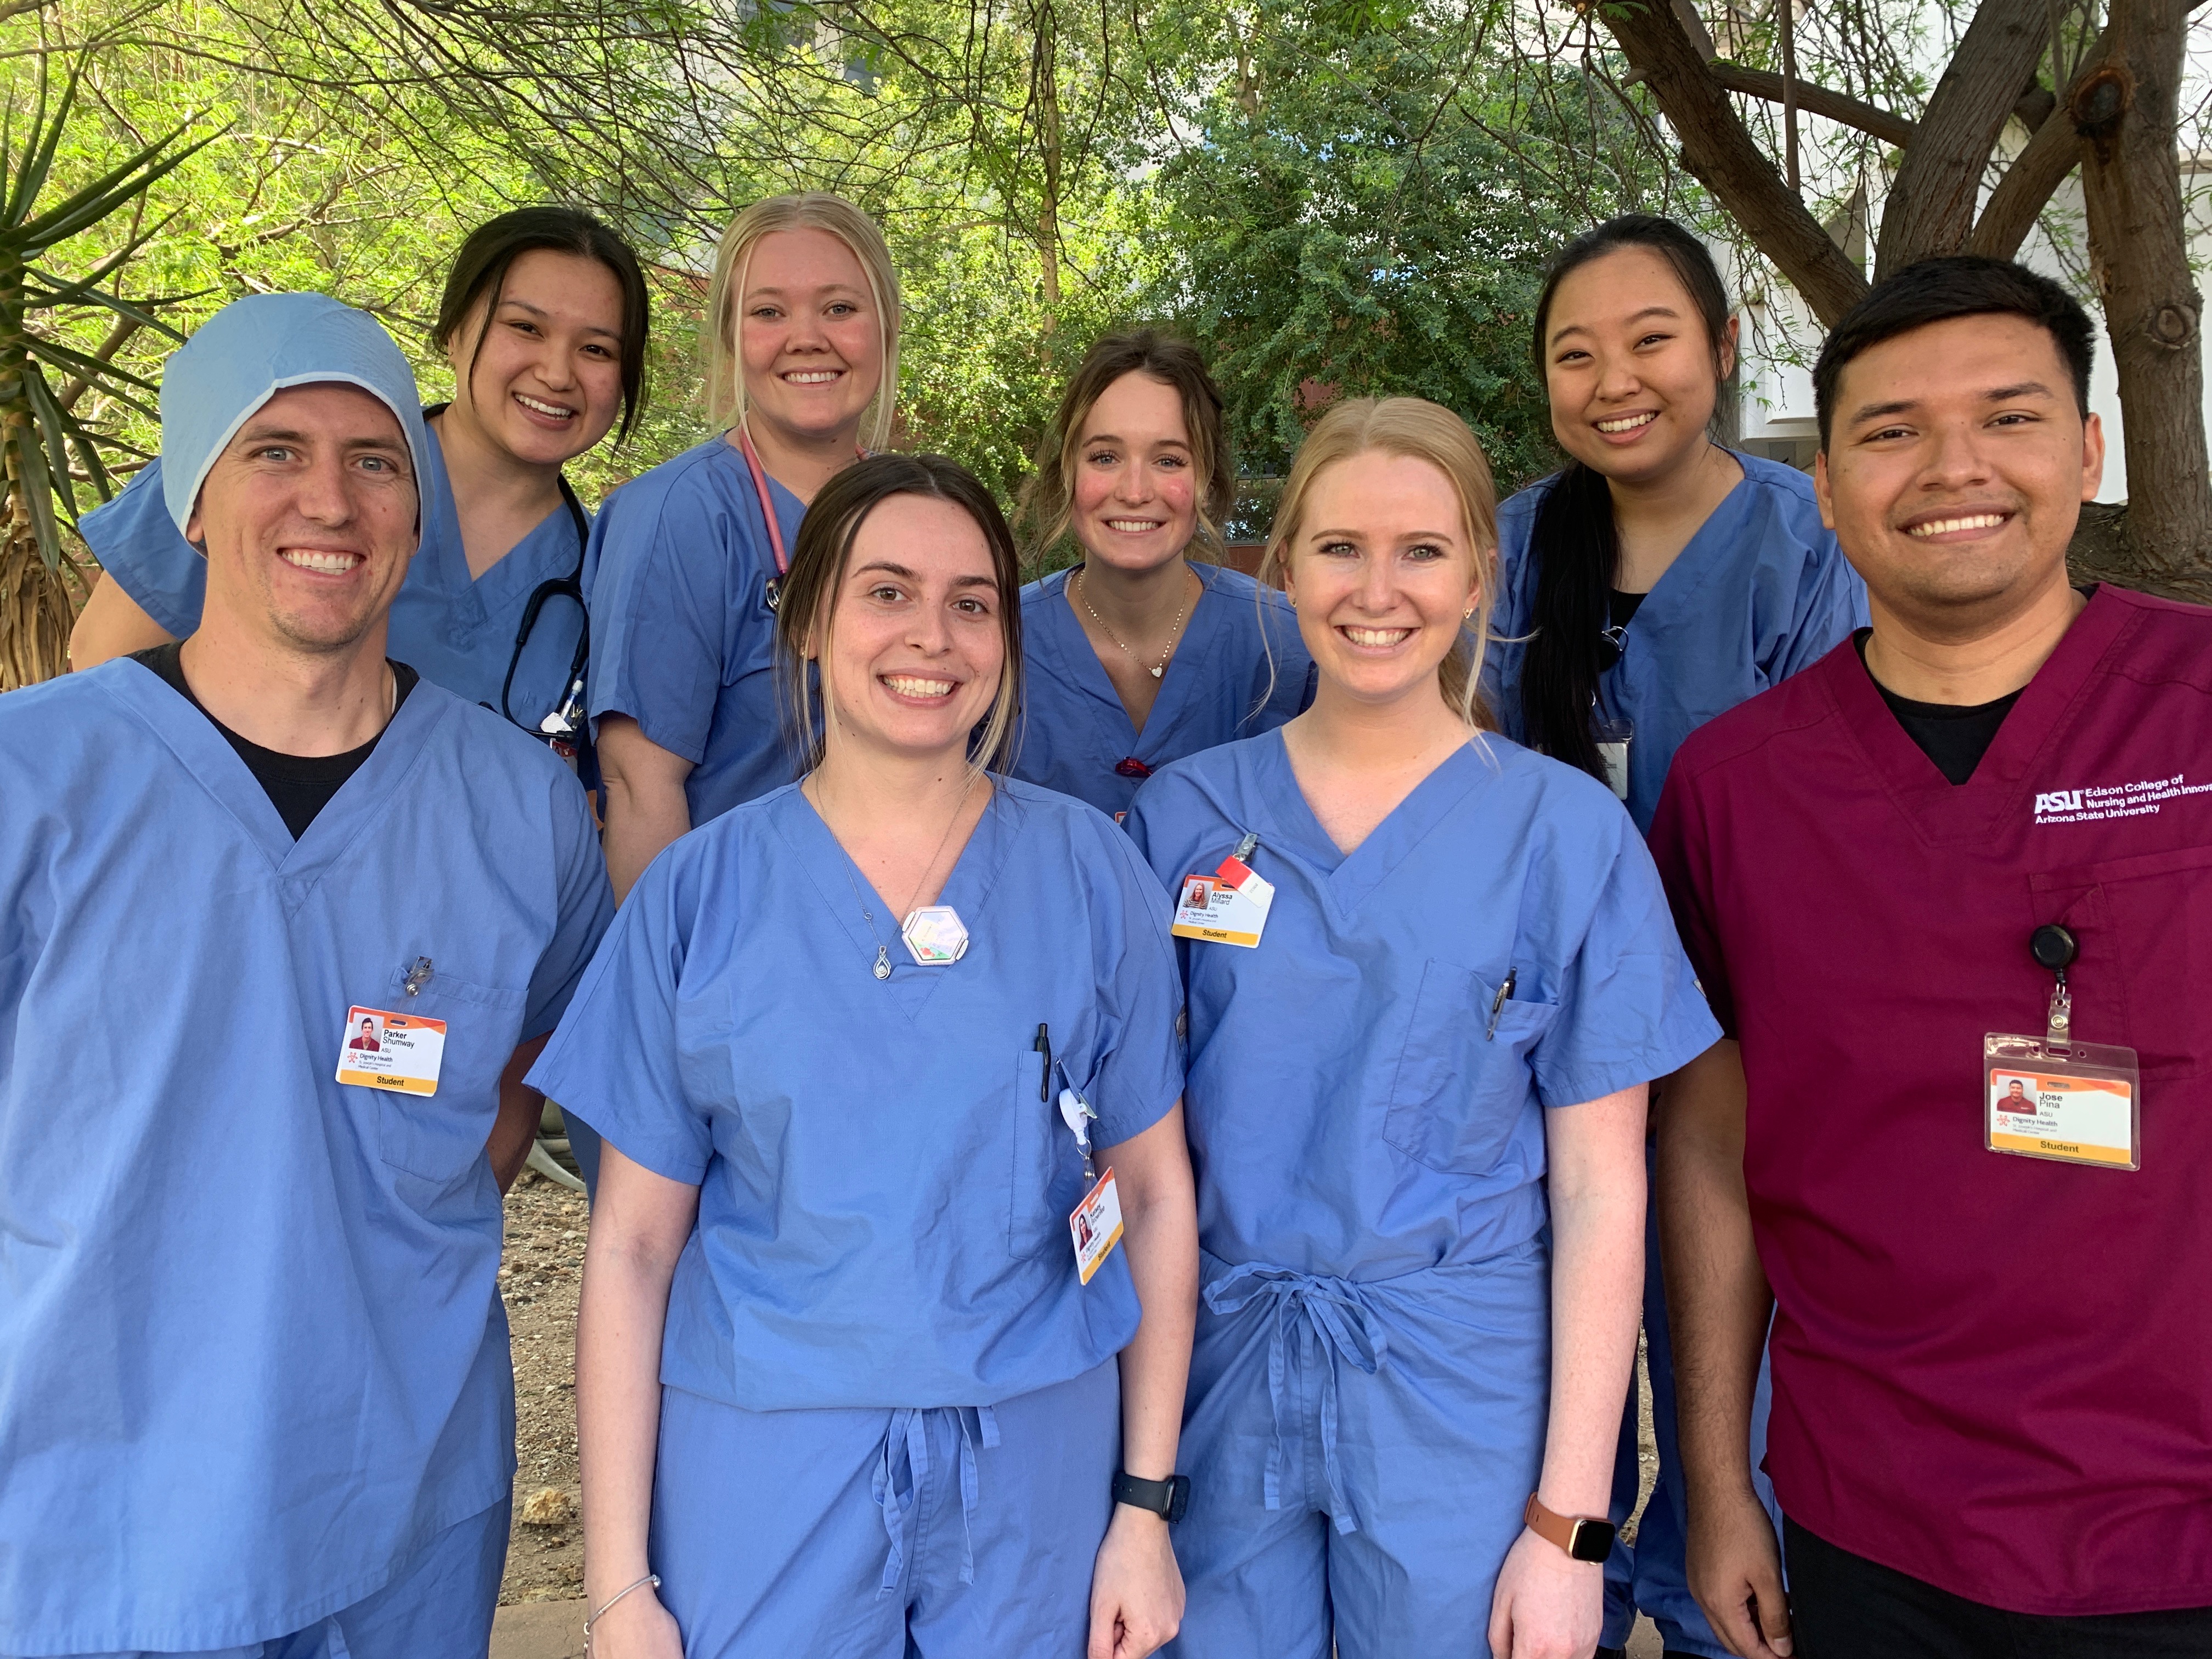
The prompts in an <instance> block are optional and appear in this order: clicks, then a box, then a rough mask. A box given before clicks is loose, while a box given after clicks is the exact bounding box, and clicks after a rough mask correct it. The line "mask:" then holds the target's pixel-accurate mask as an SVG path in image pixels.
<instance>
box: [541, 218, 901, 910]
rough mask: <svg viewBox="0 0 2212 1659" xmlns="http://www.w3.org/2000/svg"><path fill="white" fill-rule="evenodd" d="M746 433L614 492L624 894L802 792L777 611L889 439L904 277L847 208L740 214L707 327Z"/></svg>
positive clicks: (609, 722)
mask: <svg viewBox="0 0 2212 1659" xmlns="http://www.w3.org/2000/svg"><path fill="white" fill-rule="evenodd" d="M704 345H705V355H706V368H707V394H708V408H709V410H710V411H711V412H712V413H713V415H714V417H715V418H716V419H717V420H726V421H727V422H729V423H730V424H729V426H728V428H727V429H726V431H724V432H723V433H722V435H720V436H719V437H715V438H712V439H709V440H708V441H707V442H705V443H703V444H701V445H699V446H698V447H696V448H693V449H690V450H688V451H686V452H685V453H683V454H681V455H678V456H677V457H676V458H675V459H673V460H671V461H668V462H665V463H664V464H663V465H659V466H657V467H655V468H653V470H652V471H650V472H647V473H646V474H645V475H644V476H643V477H639V478H637V479H635V480H633V481H632V482H631V483H628V484H625V485H624V486H623V488H622V489H621V490H620V491H618V492H617V494H616V495H613V496H611V497H610V498H609V500H608V501H607V503H606V506H605V508H604V509H603V510H602V511H601V513H600V514H599V523H598V525H597V526H596V527H595V529H594V531H593V533H592V556H591V560H590V562H589V564H588V565H587V567H586V572H585V585H586V592H587V594H588V596H589V600H590V606H591V616H592V683H591V711H592V722H593V727H594V731H595V733H596V735H597V738H598V740H599V765H600V769H601V773H602V775H603V783H604V788H603V792H602V795H601V802H602V808H603V811H604V813H605V823H606V834H605V846H606V854H607V868H608V872H609V874H610V875H611V876H612V877H613V878H614V884H615V892H616V894H617V896H622V895H625V894H627V893H628V892H629V888H630V886H631V884H633V883H634V882H635V881H636V879H637V878H638V876H639V874H640V872H642V871H643V870H644V868H645V866H647V864H648V863H650V862H651V861H652V860H653V857H654V855H655V854H658V853H659V851H660V849H661V848H664V847H665V846H667V845H668V843H669V842H672V841H674V840H675V839H676V838H677V837H678V836H680V835H682V834H684V832H685V831H686V830H688V829H691V828H693V827H694V826H696V825H697V824H701V823H705V822H706V821H707V820H708V819H709V818H712V817H718V816H720V814H721V813H723V812H726V811H729V810H730V808H732V806H736V805H740V804H742V803H743V802H745V801H748V800H751V799H754V798H755V797H757V796H759V795H763V794H765V793H768V792H769V790H771V789H775V788H777V787H781V785H783V784H786V783H788V782H790V781H791V778H792V772H791V762H790V757H789V756H788V755H787V753H786V751H785V749H784V744H783V740H782V738H781V735H780V734H779V730H778V726H777V722H776V705H775V671H774V654H775V653H774V641H775V604H776V599H777V596H778V593H779V592H780V587H781V581H782V578H783V574H784V572H785V570H786V569H787V568H788V566H789V564H790V549H791V548H793V546H794V545H796V544H797V542H798V538H799V520H800V518H801V517H802V516H803V515H804V514H805V511H806V505H807V503H808V502H809V501H812V500H813V499H814V496H815V494H816V492H817V491H818V490H819V489H821V488H822V486H823V484H825V483H828V482H829V479H830V478H832V477H835V476H836V474H837V473H838V472H839V471H842V469H843V468H845V467H846V466H848V465H850V464H851V463H852V461H853V460H854V459H855V458H856V457H857V456H859V455H860V454H861V453H863V452H864V451H865V450H867V449H872V448H878V447H882V446H883V445H884V443H885V442H887V441H889V438H890V431H891V424H892V419H893V415H894V412H895V404H896V397H897V392H898V347H899V284H898V273H897V272H896V270H893V269H892V268H891V261H890V251H889V249H887V248H886V247H885V246H884V238H883V233H882V232H881V231H880V230H879V229H878V228H877V227H876V225H875V222H873V221H872V220H871V219H870V218H869V217H868V216H866V214H864V213H862V212H861V211H860V209H858V208H856V207H854V205H853V204H851V203H849V202H848V201H846V200H845V199H844V198H842V197H838V196H832V195H828V194H825V193H823V192H820V191H808V192H805V193H803V194H799V195H791V196H773V197H768V198H767V199H766V200H764V201H759V202H756V203H754V204H752V205H751V206H750V207H749V208H747V209H745V210H744V212H742V213H740V214H738V216H737V217H736V219H734V220H733V221H732V222H731V224H730V228H729V229H728V231H727V232H726V233H725V234H724V235H723V237H722V241H721V246H720V248H719V249H718V250H717V252H716V253H715V258H714V277H713V280H712V282H711V283H710V284H709V287H708V295H707V325H706V331H705V341H704Z"/></svg>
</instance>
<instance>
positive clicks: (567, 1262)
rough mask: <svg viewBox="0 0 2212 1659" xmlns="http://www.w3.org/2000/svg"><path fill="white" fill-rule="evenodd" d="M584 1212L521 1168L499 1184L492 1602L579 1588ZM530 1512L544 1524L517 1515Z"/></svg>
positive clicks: (558, 1596)
mask: <svg viewBox="0 0 2212 1659" xmlns="http://www.w3.org/2000/svg"><path fill="white" fill-rule="evenodd" d="M585 1225H586V1214H585V1209H584V1198H583V1194H580V1193H571V1192H567V1191H565V1190H563V1189H562V1188H559V1187H556V1186H555V1185H554V1184H553V1183H552V1182H550V1181H546V1180H544V1179H543V1178H541V1177H540V1176H537V1175H535V1174H533V1173H532V1172H531V1171H528V1170H525V1171H524V1172H523V1176H522V1179H521V1180H520V1181H519V1182H516V1183H515V1188H514V1190H513V1192H511V1193H509V1194H507V1250H506V1255H505V1258H504V1261H503V1262H502V1264H501V1267H500V1270H499V1286H500V1291H501V1295H502V1296H504V1297H506V1299H507V1323H508V1324H509V1325H510V1326H511V1327H512V1328H513V1339H514V1419H515V1420H514V1430H515V1435H514V1437H515V1452H516V1455H517V1461H518V1466H517V1468H516V1471H515V1476H514V1530H513V1534H512V1536H511V1537H510V1538H509V1540H508V1543H507V1579H506V1582H505V1583H502V1584H501V1586H500V1591H499V1599H500V1604H501V1606H502V1607H505V1606H510V1605H512V1604H513V1603H515V1602H518V1601H555V1600H562V1599H566V1598H568V1597H572V1596H577V1595H582V1594H583V1593H584V1529H583V1527H582V1525H581V1524H580V1522H578V1520H577V1519H576V1518H575V1517H576V1504H575V1500H576V1498H577V1495H578V1488H577V1483H576V1292H577V1289H578V1287H579V1285H580V1284H581V1282H582V1279H583V1271H584V1230H585ZM549 1494H551V1495H549ZM562 1498H566V1499H567V1500H568V1501H567V1502H565V1503H564V1502H562ZM533 1515H534V1516H539V1517H542V1518H543V1519H544V1521H546V1522H550V1524H532V1522H530V1521H529V1520H526V1518H525V1517H526V1516H533Z"/></svg>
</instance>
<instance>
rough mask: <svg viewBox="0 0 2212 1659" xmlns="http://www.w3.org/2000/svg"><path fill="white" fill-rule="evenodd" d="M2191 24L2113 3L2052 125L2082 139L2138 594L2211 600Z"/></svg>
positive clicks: (2141, 3) (2142, 4) (2181, 8)
mask: <svg viewBox="0 0 2212 1659" xmlns="http://www.w3.org/2000/svg"><path fill="white" fill-rule="evenodd" d="M2188 21H2189V0H2113V4H2112V21H2111V23H2110V25H2109V27H2107V30H2106V43H2107V49H2106V52H2105V55H2104V57H2103V59H2102V61H2101V63H2100V64H2097V65H2096V66H2095V67H2094V68H2093V70H2091V72H2090V73H2089V74H2087V76H2084V77H2083V78H2082V79H2081V81H2080V82H2077V84H2076V87H2075V91H2074V95H2073V97H2072V98H2071V99H2070V100H2069V104H2068V106H2067V108H2066V110H2064V111H2063V112H2061V113H2060V114H2058V115H2057V116H2054V117H2053V118H2052V119H2053V120H2055V121H2056V120H2069V119H2070V121H2071V122H2072V124H2073V125H2074V126H2075V128H2076V129H2077V130H2078V131H2080V132H2081V194H2082V198H2083V201H2084V203H2085V204H2086V205H2087V210H2088V220H2089V253H2090V258H2091V261H2092V263H2093V267H2094V269H2095V271H2096V275H2097V281H2098V285H2099V287H2100V289H2101V290H2102V291H2103V295H2104V301H2105V324H2106V329H2107V330H2108V331H2110V332H2111V335H2112V361H2113V366H2114V368H2116V369H2117V370H2118V374H2119V383H2120V405H2121V408H2122V409H2123V410H2124V411H2125V414H2126V417H2127V418H2126V422H2125V424H2126V443H2127V461H2128V526H2127V540H2128V544H2129V546H2130V550H2131V551H2132V553H2133V556H2134V563H2135V567H2136V580H2134V581H2131V582H2130V584H2129V585H2130V586H2141V587H2144V588H2148V589H2149V590H2151V591H2153V592H2164V593H2167V594H2171V595H2173V596H2176V597H2179V598H2185V599H2197V600H2199V601H2205V602H2212V483H2208V482H2207V480H2206V477H2205V449H2204V372H2203V357H2202V355H2201V353H2202V346H2201V344H2200V336H2201V333H2202V315H2203V303H2202V301H2200V300H2199V299H2198V297H2197V288H2196V284H2195V283H2194V282H2193V281H2192V280H2191V276H2190V270H2189V257H2188V250H2187V247H2186V246H2185V230H2184V222H2183V219H2182V210H2181V173H2180V167H2179V164H2178V162H2177V160H2176V158H2175V155H2174V133H2175V130H2176V127H2177V125H2178V124H2179V103H2180V89H2181V76H2182V64H2183V52H2184V48H2185V44H2186V40H2187V30H2188ZM2120 580H2126V578H2125V577H2122V578H2120Z"/></svg>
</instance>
